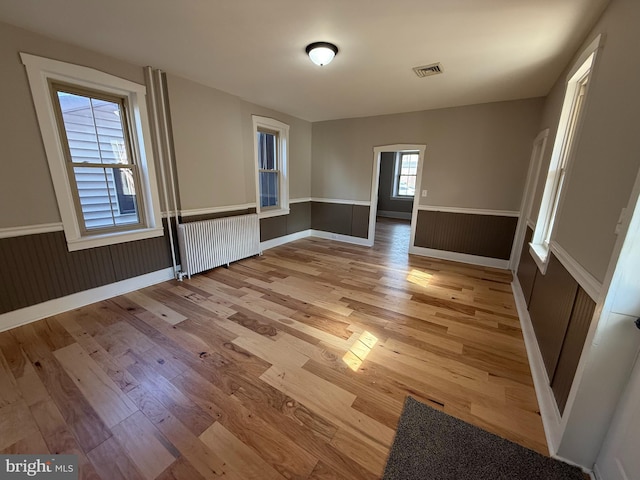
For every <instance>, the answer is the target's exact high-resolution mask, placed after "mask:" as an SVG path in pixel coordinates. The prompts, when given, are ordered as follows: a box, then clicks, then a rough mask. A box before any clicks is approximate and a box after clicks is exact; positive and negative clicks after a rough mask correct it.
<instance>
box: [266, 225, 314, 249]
mask: <svg viewBox="0 0 640 480" xmlns="http://www.w3.org/2000/svg"><path fill="white" fill-rule="evenodd" d="M310 236H311V230H302V231H300V232H296V233H290V234H289V235H284V236H283V237H277V238H272V239H271V240H266V241H264V242H260V250H261V251H265V250H269V249H270V248H274V247H279V246H280V245H284V244H285V243H289V242H295V241H296V240H300V239H302V238H307V237H310Z"/></svg>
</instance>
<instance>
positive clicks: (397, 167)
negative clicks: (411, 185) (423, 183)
mask: <svg viewBox="0 0 640 480" xmlns="http://www.w3.org/2000/svg"><path fill="white" fill-rule="evenodd" d="M403 155H417V156H418V160H419V159H420V152H417V151H416V152H414V151H406V152H396V154H395V157H396V158H395V159H394V160H395V161H394V165H393V185H392V189H391V199H392V200H405V201H412V200H413V199H414V198H415V193H414V194H413V195H399V194H398V187H399V186H400V172H401V164H402V156H403ZM415 177H416V185H417V184H418V170H417V169H416V175H415Z"/></svg>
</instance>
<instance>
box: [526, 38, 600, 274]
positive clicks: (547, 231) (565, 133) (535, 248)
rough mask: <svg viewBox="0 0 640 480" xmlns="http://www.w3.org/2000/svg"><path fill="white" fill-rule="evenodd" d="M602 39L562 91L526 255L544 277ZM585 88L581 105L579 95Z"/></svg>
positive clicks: (578, 63) (584, 55)
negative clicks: (531, 236)
mask: <svg viewBox="0 0 640 480" xmlns="http://www.w3.org/2000/svg"><path fill="white" fill-rule="evenodd" d="M601 40H602V37H601V35H598V36H597V37H596V38H595V40H594V41H593V42H592V43H591V44H590V45H589V46H588V47H587V48H586V49H585V51H584V52H583V53H582V54H581V55H580V57H579V58H578V60H577V61H576V63H575V64H574V66H573V68H572V69H571V71H570V73H569V75H568V76H567V87H566V90H565V97H564V102H563V104H562V112H561V114H560V120H559V122H558V131H557V133H556V138H555V141H554V144H553V151H552V153H551V161H550V162H549V170H548V173H547V178H546V182H545V187H544V192H543V194H542V201H541V203H540V210H539V212H538V219H537V221H536V227H535V229H534V232H533V238H532V240H531V243H529V252H530V253H531V256H532V257H533V259H534V261H535V262H536V265H537V266H538V269H539V270H540V272H541V273H543V274H545V273H546V271H547V265H548V264H549V259H550V255H549V252H550V249H551V248H550V245H551V243H552V240H553V234H554V226H555V220H556V218H557V213H558V212H559V211H560V207H561V204H562V199H563V197H564V193H565V188H564V187H565V186H566V185H567V181H568V179H569V174H570V167H571V163H572V161H573V156H574V154H575V146H576V144H577V140H578V139H579V136H580V129H581V125H582V120H583V118H584V112H585V107H586V102H587V98H588V93H589V84H590V83H591V82H590V81H589V78H590V76H591V73H592V72H593V68H594V65H595V60H596V56H597V52H598V49H599V48H600V44H601ZM583 88H584V92H583V96H582V99H581V100H580V101H581V105H580V104H579V97H580V92H581V90H582V89H583Z"/></svg>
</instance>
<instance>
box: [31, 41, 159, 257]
mask: <svg viewBox="0 0 640 480" xmlns="http://www.w3.org/2000/svg"><path fill="white" fill-rule="evenodd" d="M21 56H22V62H23V63H24V65H25V66H26V68H27V74H28V77H29V83H30V86H31V93H32V96H33V100H34V105H35V107H36V113H37V116H38V122H39V124H40V130H41V133H42V138H43V142H44V145H45V151H46V154H47V160H48V163H49V169H50V171H51V176H52V179H53V184H54V189H55V192H56V198H57V201H58V207H59V209H60V216H61V217H62V223H63V226H64V231H65V236H66V238H67V244H68V247H69V250H70V251H73V250H79V249H83V248H92V247H96V246H101V245H109V244H114V243H121V242H126V241H132V240H139V239H142V238H150V237H154V236H161V235H163V234H164V231H163V228H162V221H161V218H160V208H159V204H158V195H157V187H156V182H155V173H154V169H153V157H152V156H151V152H150V151H149V149H148V148H145V147H146V146H148V145H150V141H149V132H148V120H147V114H146V104H145V88H144V86H142V85H138V84H136V83H133V82H129V81H127V80H123V79H121V78H118V77H114V76H112V75H109V74H106V73H103V72H99V71H96V70H93V69H90V68H87V67H81V66H78V65H71V64H67V63H64V62H58V61H55V60H49V59H46V58H41V57H35V56H33V55H28V54H24V53H23V54H21Z"/></svg>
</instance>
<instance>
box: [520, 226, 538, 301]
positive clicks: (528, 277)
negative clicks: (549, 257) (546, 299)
mask: <svg viewBox="0 0 640 480" xmlns="http://www.w3.org/2000/svg"><path fill="white" fill-rule="evenodd" d="M532 238H533V230H531V228H529V227H527V233H526V234H525V237H524V243H523V244H522V252H521V253H520V264H519V265H518V280H519V281H520V286H521V287H522V293H523V294H524V300H525V301H526V302H527V306H529V304H530V302H531V292H533V283H534V281H535V279H536V273H537V272H538V266H537V265H536V262H535V261H534V260H533V257H532V256H531V254H530V253H529V243H530V242H531V239H532Z"/></svg>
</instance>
